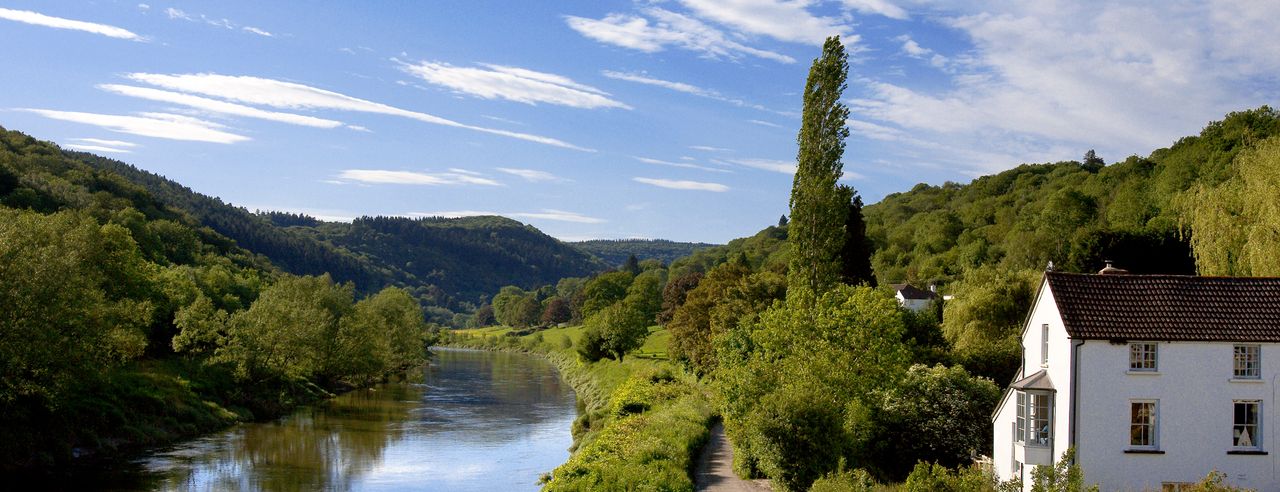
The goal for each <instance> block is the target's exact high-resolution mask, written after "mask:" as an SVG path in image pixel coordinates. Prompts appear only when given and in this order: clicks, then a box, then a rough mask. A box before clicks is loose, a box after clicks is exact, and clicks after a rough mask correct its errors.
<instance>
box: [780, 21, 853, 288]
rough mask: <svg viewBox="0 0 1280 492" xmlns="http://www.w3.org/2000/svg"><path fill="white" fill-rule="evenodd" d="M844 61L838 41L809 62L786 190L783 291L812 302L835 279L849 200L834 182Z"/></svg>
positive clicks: (843, 130)
mask: <svg viewBox="0 0 1280 492" xmlns="http://www.w3.org/2000/svg"><path fill="white" fill-rule="evenodd" d="M848 70H849V61H848V55H846V54H845V51H844V46H843V45H841V44H840V37H839V36H833V37H830V38H827V41H826V43H824V44H823V46H822V56H820V57H819V58H817V59H816V60H814V61H813V66H812V67H811V68H810V69H809V78H808V80H807V81H806V83H805V89H804V108H803V112H802V115H801V122H800V133H799V135H798V136H797V137H796V141H797V143H798V144H799V152H798V153H797V155H796V163H797V167H796V174H795V179H794V181H793V183H792V187H791V224H790V231H789V234H790V242H791V247H792V257H791V265H790V272H789V274H788V282H787V283H788V291H789V292H792V293H797V294H798V293H799V292H800V291H807V292H812V293H813V294H814V295H813V296H810V297H808V298H809V299H816V298H817V296H818V295H821V294H822V293H823V292H826V291H827V290H829V289H830V288H831V286H833V285H835V284H836V283H837V282H839V281H840V270H841V262H840V251H841V248H842V247H843V245H844V238H845V232H844V225H845V222H846V219H847V217H848V203H849V197H848V196H846V195H845V194H844V193H842V192H841V191H840V190H839V189H838V188H837V184H836V182H837V181H838V180H839V179H840V176H841V174H842V173H843V168H844V164H843V163H842V162H841V157H842V156H843V155H844V145H845V144H844V141H845V139H846V138H848V136H849V129H848V127H846V126H845V120H846V119H847V118H848V116H849V109H848V108H847V107H845V106H844V104H842V103H841V102H840V98H841V96H842V94H843V93H844V89H845V79H846V77H847V75H848Z"/></svg>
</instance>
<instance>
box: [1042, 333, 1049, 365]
mask: <svg viewBox="0 0 1280 492" xmlns="http://www.w3.org/2000/svg"><path fill="white" fill-rule="evenodd" d="M1040 365H1041V366H1044V367H1049V325H1041V326H1040Z"/></svg>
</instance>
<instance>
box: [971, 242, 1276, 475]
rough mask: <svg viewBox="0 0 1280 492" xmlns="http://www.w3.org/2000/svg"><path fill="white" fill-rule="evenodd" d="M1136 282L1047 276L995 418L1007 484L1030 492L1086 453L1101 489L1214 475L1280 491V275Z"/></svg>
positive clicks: (1115, 276)
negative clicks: (1042, 476) (1038, 472)
mask: <svg viewBox="0 0 1280 492" xmlns="http://www.w3.org/2000/svg"><path fill="white" fill-rule="evenodd" d="M1124 273H1125V272H1124V271H1123V270H1119V269H1115V268H1111V267H1110V266H1108V269H1104V270H1103V271H1102V272H1100V274H1099V275H1081V274H1070V273H1058V272H1046V273H1045V276H1044V281H1043V282H1042V285H1041V286H1040V291H1039V294H1038V295H1037V297H1036V300H1035V304H1034V305H1033V306H1032V309H1031V313H1030V314H1029V315H1028V316H1027V320H1026V324H1025V325H1024V327H1023V331H1022V367H1021V368H1020V369H1019V370H1018V374H1017V375H1016V377H1015V380H1014V382H1013V384H1012V385H1011V386H1010V388H1009V390H1008V391H1006V392H1005V394H1004V397H1003V398H1002V399H1001V401H1000V404H999V406H998V407H997V409H996V414H995V415H994V417H993V421H994V423H995V430H994V433H995V441H994V442H995V447H994V449H993V454H992V461H993V463H992V464H993V467H994V469H995V472H996V474H997V476H998V477H999V478H1000V479H1001V480H1009V479H1013V478H1020V479H1022V481H1023V485H1024V487H1025V488H1027V489H1030V488H1031V486H1032V483H1031V471H1032V468H1033V467H1035V466H1051V465H1052V464H1053V462H1055V461H1057V460H1058V459H1059V458H1060V457H1061V456H1062V454H1063V453H1064V452H1066V450H1067V449H1068V448H1072V447H1074V448H1075V450H1076V462H1077V463H1078V464H1079V465H1080V466H1081V468H1082V469H1083V470H1084V474H1085V480H1086V482H1089V483H1097V484H1099V485H1101V488H1102V490H1174V491H1176V490H1178V489H1179V488H1180V487H1181V486H1183V485H1185V484H1188V483H1193V482H1196V481H1198V480H1200V479H1201V478H1203V477H1204V476H1205V475H1206V474H1207V473H1208V472H1209V471H1211V470H1215V469H1216V470H1218V471H1221V472H1224V473H1226V474H1227V479H1228V481H1230V482H1232V483H1233V484H1234V485H1238V486H1245V487H1249V488H1253V489H1256V490H1280V466H1277V465H1280V453H1277V454H1276V455H1272V454H1271V452H1272V451H1280V448H1278V447H1277V445H1278V444H1280V436H1277V434H1276V429H1280V412H1277V410H1278V409H1280V404H1277V401H1276V381H1277V378H1278V377H1280V278H1226V277H1190V276H1174V275H1125V274H1124ZM1268 361H1270V362H1268Z"/></svg>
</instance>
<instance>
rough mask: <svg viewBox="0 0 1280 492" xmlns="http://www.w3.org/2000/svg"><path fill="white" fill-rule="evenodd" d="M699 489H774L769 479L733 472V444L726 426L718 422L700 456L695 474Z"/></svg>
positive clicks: (756, 491)
mask: <svg viewBox="0 0 1280 492" xmlns="http://www.w3.org/2000/svg"><path fill="white" fill-rule="evenodd" d="M694 485H695V486H697V488H698V490H705V491H709V492H762V491H771V490H773V489H772V488H771V487H769V481H768V480H743V479H741V478H738V476H737V475H734V473H733V446H730V445H729V440H728V439H725V437H724V426H723V425H721V424H720V422H716V423H715V425H714V426H713V427H711V438H710V439H708V440H707V445H706V446H705V447H703V448H702V456H700V457H698V471H697V473H696V474H695V475H694Z"/></svg>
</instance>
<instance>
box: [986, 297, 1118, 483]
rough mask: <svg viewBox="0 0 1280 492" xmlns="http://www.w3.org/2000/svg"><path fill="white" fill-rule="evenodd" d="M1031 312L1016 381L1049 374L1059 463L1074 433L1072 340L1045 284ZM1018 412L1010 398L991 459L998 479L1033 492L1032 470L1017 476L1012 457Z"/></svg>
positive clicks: (997, 429) (998, 422)
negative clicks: (1045, 345)
mask: <svg viewBox="0 0 1280 492" xmlns="http://www.w3.org/2000/svg"><path fill="white" fill-rule="evenodd" d="M1031 309H1032V312H1031V316H1030V317H1029V318H1028V320H1027V325H1026V326H1024V327H1023V332H1022V357H1023V360H1022V374H1018V375H1017V378H1016V379H1022V378H1024V377H1027V376H1030V375H1032V374H1035V373H1036V372H1037V371H1040V370H1042V369H1043V370H1045V371H1047V372H1048V374H1049V379H1050V380H1051V381H1052V382H1053V386H1054V388H1055V389H1056V390H1057V392H1056V393H1055V394H1054V398H1053V436H1052V437H1053V442H1052V448H1051V450H1050V452H1051V456H1053V459H1054V461H1056V460H1057V459H1058V458H1059V457H1060V456H1061V455H1062V454H1063V453H1065V452H1066V450H1067V446H1068V435H1069V434H1068V433H1069V432H1070V429H1071V428H1070V424H1071V423H1070V418H1069V417H1070V414H1069V410H1070V408H1071V406H1070V405H1071V386H1070V385H1071V364H1072V361H1071V350H1072V349H1071V340H1070V339H1068V338H1067V331H1066V328H1065V327H1064V326H1063V325H1062V316H1061V315H1060V314H1059V313H1058V305H1057V304H1056V302H1055V301H1054V299H1053V292H1050V291H1049V289H1048V288H1047V286H1046V285H1045V283H1044V282H1043V281H1042V282H1041V286H1040V295H1039V296H1038V298H1037V300H1036V304H1035V305H1034V306H1032V308H1031ZM1045 324H1048V325H1049V360H1048V363H1047V364H1043V365H1042V364H1041V360H1043V359H1042V358H1041V357H1042V351H1041V350H1042V345H1041V333H1042V326H1043V325H1045ZM997 383H1004V384H1007V382H1001V381H997ZM1016 410H1017V399H1016V397H1015V396H1014V395H1009V397H1008V398H1007V400H1006V401H1004V402H1002V405H1001V408H1000V411H999V413H998V414H997V417H996V419H995V421H994V422H993V426H994V435H993V443H994V444H993V449H992V456H991V459H992V461H993V463H992V464H993V465H994V470H995V472H996V476H997V477H999V478H1000V480H1002V481H1004V480H1010V479H1014V478H1026V480H1024V482H1023V485H1024V488H1025V489H1026V490H1031V481H1030V480H1029V478H1030V477H1031V471H1032V470H1033V468H1032V466H1030V465H1026V464H1024V466H1023V474H1024V477H1018V476H1015V475H1014V474H1013V469H1012V464H1013V454H1011V453H1014V452H1015V451H1016V447H1015V445H1013V444H1012V443H1013V439H1014V436H1013V431H1012V428H1013V422H1014V421H1015V415H1014V413H1015V412H1016ZM1126 432H1127V430H1126Z"/></svg>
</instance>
